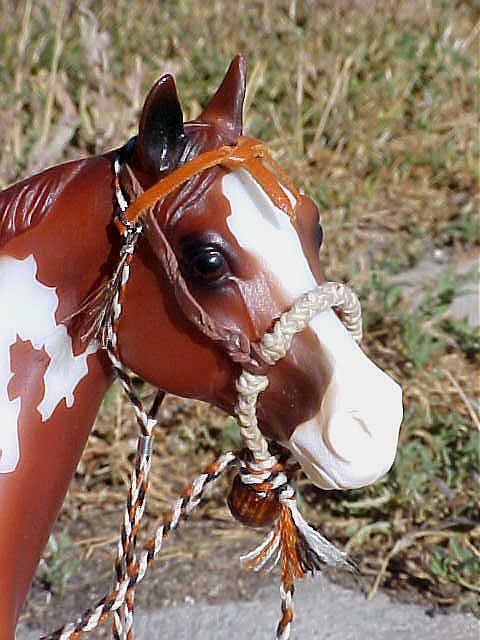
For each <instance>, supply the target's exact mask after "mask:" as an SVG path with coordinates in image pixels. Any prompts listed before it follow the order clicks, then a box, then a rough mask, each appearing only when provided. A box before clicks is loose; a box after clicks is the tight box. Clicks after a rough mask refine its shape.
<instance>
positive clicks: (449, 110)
mask: <svg viewBox="0 0 480 640" xmlns="http://www.w3.org/2000/svg"><path fill="white" fill-rule="evenodd" d="M324 5H328V3H323V4H319V3H317V2H313V0H312V1H311V2H307V1H303V2H301V1H299V2H294V1H291V2H287V1H283V0H276V1H274V2H267V1H264V2H261V1H249V2H247V1H245V0H238V2H236V3H226V2H222V1H218V2H212V3H196V2H193V0H180V1H179V2H177V1H176V2H173V1H166V2H162V3H155V2H143V1H138V2H129V1H127V0H117V1H116V2H106V1H104V2H100V1H98V0H83V1H82V0H80V1H79V2H76V3H72V2H66V1H65V0H58V1H57V2H47V1H42V0H35V1H33V0H25V1H24V2H19V3H16V2H13V1H12V2H11V1H9V0H3V3H2V4H1V5H0V6H1V7H2V10H1V11H2V15H1V17H2V19H1V20H0V85H1V91H0V141H1V144H0V186H5V185H7V184H9V183H11V182H13V181H15V180H17V179H19V178H20V177H22V176H26V175H29V174H31V173H33V172H35V171H37V170H40V169H41V168H43V167H45V166H48V165H51V164H55V163H59V162H61V161H62V160H66V159H72V158H76V157H80V156H84V155H86V154H92V153H97V152H101V151H103V150H106V149H109V148H111V147H114V146H116V145H120V144H121V143H123V142H124V141H126V140H127V139H128V137H129V136H130V135H132V134H133V133H134V132H135V129H136V125H137V121H138V115H139V110H140V108H141V105H142V101H143V99H144V96H145V94H146V92H147V90H148V88H149V87H150V86H151V84H152V82H153V80H154V79H155V78H156V77H157V76H158V75H159V74H160V73H164V72H167V71H169V72H172V73H174V75H175V76H176V79H177V84H178V87H179V93H180V96H181V100H182V103H183V107H184V110H185V113H186V115H187V116H188V117H192V116H194V115H195V114H197V113H198V112H199V109H200V105H201V104H203V103H205V101H206V99H207V98H208V96H210V95H211V93H212V91H213V90H214V89H215V87H216V86H217V84H218V82H219V80H220V78H221V77H222V73H223V72H224V69H225V67H226V65H227V63H228V61H229V60H230V58H231V57H232V56H233V55H234V54H235V53H236V52H237V51H243V52H244V53H245V54H246V56H247V58H248V61H249V67H250V73H249V84H248V97H247V115H246V127H247V130H248V131H249V132H250V133H251V134H253V135H256V136H259V137H261V138H263V139H264V140H266V141H268V142H269V145H270V147H271V148H272V149H273V151H274V153H275V155H276V157H277V158H278V159H279V161H280V162H281V163H282V164H283V165H284V166H285V168H286V169H287V170H288V172H289V173H290V175H291V176H292V178H293V179H294V180H295V182H296V183H297V184H298V185H300V186H301V187H302V188H303V189H304V190H305V191H306V192H308V193H310V194H312V195H313V196H314V197H315V198H316V200H317V202H318V203H319V205H320V207H321V216H322V221H323V225H324V228H325V244H324V247H323V249H322V253H321V259H322V262H323V264H324V265H325V271H326V273H327V276H328V277H329V278H331V279H338V280H341V279H346V280H348V281H350V283H351V284H352V286H354V287H355V288H356V290H357V291H359V293H360V296H361V299H362V302H363V307H364V310H365V321H366V335H365V340H364V346H365V349H366V351H367V352H368V353H369V354H370V356H371V357H372V358H373V359H374V360H375V361H376V362H377V363H378V364H379V365H380V366H382V367H383V368H384V369H386V370H387V371H388V372H390V373H391V374H392V375H393V376H394V377H395V378H396V379H397V380H398V381H400V382H401V384H402V386H403V389H404V394H405V407H406V418H405V422H404V425H403V430H402V434H401V446H400V449H399V453H398V457H397V461H396V463H395V466H394V468H393V469H392V471H391V472H390V473H389V474H388V475H387V476H386V477H385V478H384V479H383V480H382V481H380V482H379V483H377V484H376V485H375V486H374V487H370V488H367V489H362V490H356V491H352V492H349V493H348V494H339V493H336V492H334V493H325V492H321V491H319V490H315V489H313V488H312V487H310V486H309V485H308V484H307V483H306V482H305V481H300V483H299V486H300V491H301V494H302V500H303V503H304V507H305V509H306V512H307V515H308V517H309V518H310V519H311V520H312V521H313V522H317V523H320V524H321V526H322V528H323V529H324V530H325V531H326V532H327V533H328V535H330V536H331V537H332V538H333V539H335V540H336V541H337V542H339V543H341V544H345V545H346V546H347V548H348V549H349V550H350V551H351V552H352V553H353V554H354V556H355V557H356V559H357V560H358V561H359V564H360V566H361V568H362V571H363V573H364V576H365V577H366V579H367V580H368V581H369V584H370V587H369V588H370V589H371V591H372V593H373V592H374V591H376V590H377V588H378V587H379V586H386V587H388V588H391V589H396V590H399V589H400V590H402V592H406V593H415V594H418V593H421V594H422V595H425V596H427V597H429V598H430V599H431V600H433V601H434V602H436V603H438V604H440V605H455V606H457V607H458V606H464V607H470V608H474V606H475V600H476V596H477V595H478V574H477V571H478V556H479V551H478V539H479V528H478V522H479V513H478V483H479V476H478V427H479V422H478V417H477V416H478V413H477V412H478V387H477V375H478V353H479V338H478V334H477V333H476V332H475V331H472V330H471V329H470V328H469V327H468V326H467V325H466V324H465V323H464V322H461V321H459V320H456V319H453V318H452V317H451V315H449V308H450V305H451V302H452V299H453V296H454V295H455V292H456V290H457V289H458V288H461V287H464V286H465V283H464V282H462V281H461V279H460V280H459V278H458V277H457V276H455V275H454V272H452V271H449V270H446V271H444V272H443V273H442V275H441V276H440V278H439V279H438V282H437V283H436V286H434V287H432V288H431V290H427V291H425V292H424V293H422V294H421V295H420V299H419V300H418V301H417V304H416V307H415V309H414V310H412V308H411V304H410V302H411V301H410V300H409V297H408V295H406V294H405V291H404V290H403V289H402V288H401V287H400V286H399V285H398V284H396V283H395V282H393V281H392V280H391V278H390V276H392V275H393V274H397V273H400V272H402V271H403V270H405V269H407V268H409V267H412V266H414V265H416V264H417V263H418V262H419V261H420V260H421V259H422V258H424V257H425V256H426V255H431V254H432V252H433V251H439V252H441V253H442V255H444V256H447V258H448V259H450V260H457V259H461V258H462V257H464V256H469V255H471V253H472V251H473V250H474V249H475V248H476V247H477V246H478V183H477V180H478V133H477V129H476V113H477V92H476V73H477V70H476V67H475V63H474V60H475V44H476V43H477V42H478V26H477V9H478V7H477V6H476V3H475V2H470V3H469V2H451V1H447V0H445V1H441V0H429V1H425V2H420V1H416V0H402V1H399V2H395V3H390V2H385V3H380V2H374V1H373V0H372V1H370V2H369V1H365V2H360V1H358V2H353V1H351V2H348V1H344V2H339V3H332V6H331V7H330V8H329V7H328V6H324ZM162 423H163V427H162V431H163V432H164V434H165V436H164V437H160V438H158V440H160V441H161V442H160V443H159V444H157V449H156V452H155V460H154V464H153V479H152V486H151V497H150V502H149V507H148V516H149V520H150V522H152V521H154V520H155V519H156V518H158V516H159V514H160V513H161V511H162V510H164V509H165V508H166V507H167V506H168V505H169V503H170V501H171V500H172V499H173V498H174V497H175V496H176V494H177V492H178V490H179V488H180V487H181V486H182V484H183V483H186V482H188V480H189V478H190V477H191V476H192V475H193V474H194V473H195V471H196V470H197V469H198V468H199V467H200V466H201V465H202V464H203V463H205V462H206V461H208V460H210V459H211V457H212V456H213V455H214V454H217V453H218V452H219V451H220V450H222V449H224V448H226V447H231V446H232V444H233V445H234V444H235V443H236V442H237V437H238V436H237V433H236V428H235V423H234V421H232V420H231V419H230V418H227V417H225V416H224V415H223V414H221V413H220V412H217V411H214V410H210V409H209V408H208V407H206V406H205V405H202V404H199V403H194V402H192V401H181V400H179V399H177V398H173V397H171V398H169V400H168V402H167V405H166V407H165V408H164V409H163V410H162ZM133 425H134V422H133V420H132V414H131V411H130V409H129V408H128V407H127V406H126V404H125V402H124V400H123V399H122V398H121V396H120V394H119V392H118V390H117V389H116V388H113V389H112V391H111V392H110V393H109V394H108V397H107V398H106V400H105V402H104V406H103V408H102V412H101V414H100V416H99V418H98V420H97V423H96V427H95V429H94V431H93V433H92V436H91V438H90V440H89V444H88V446H87V449H86V451H85V454H84V456H83V458H82V461H81V463H80V466H79V469H78V472H77V474H76V476H75V479H74V483H73V485H72V488H71V491H70V493H69V496H68V499H67V501H66V503H65V506H64V509H63V511H62V514H61V518H60V520H61V526H62V527H68V526H73V525H72V523H73V522H74V521H75V520H77V522H78V519H80V520H82V519H83V521H84V522H88V521H89V520H92V519H95V518H98V514H99V513H100V510H101V509H103V508H104V507H105V505H107V504H108V505H113V506H109V509H112V510H114V511H115V510H116V511H117V512H118V514H119V515H120V513H121V506H122V502H123V497H124V495H125V485H126V483H127V482H128V476H129V469H130V462H131V451H132V438H133V435H132V434H133V433H134V431H135V429H134V426H133ZM218 500H219V498H218V496H217V497H215V498H214V500H213V504H214V505H217V506H215V508H216V509H220V510H222V509H224V507H223V506H218V505H219V504H220V503H219V502H218ZM203 513H204V515H205V517H207V516H208V513H209V511H208V508H207V509H206V510H204V512H203ZM222 513H223V511H222ZM212 526H215V525H214V524H213V525H212ZM114 534H115V530H113V529H112V530H108V531H106V532H105V539H110V538H111V537H112V535H113V536H114ZM47 553H48V552H47ZM57 555H58V554H57ZM47 560H48V556H47ZM55 563H57V560H56V559H55ZM57 564H58V563H57ZM57 564H55V567H54V569H55V571H57V572H58V567H57ZM65 573H66V571H64V572H63V573H62V572H61V571H60V575H61V576H63V575H64V574H65ZM60 582H61V586H62V588H64V579H63V577H61V580H60Z"/></svg>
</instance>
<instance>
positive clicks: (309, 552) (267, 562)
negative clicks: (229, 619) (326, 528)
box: [240, 484, 356, 640]
mask: <svg viewBox="0 0 480 640" xmlns="http://www.w3.org/2000/svg"><path fill="white" fill-rule="evenodd" d="M278 500H279V502H280V504H281V506H280V514H279V516H278V518H277V520H276V522H275V524H274V526H273V528H272V529H271V531H270V532H269V533H268V534H267V536H266V537H265V538H264V539H263V540H262V542H261V543H260V544H259V545H258V547H256V548H255V549H253V551H251V552H250V553H247V554H245V555H243V556H241V558H240V563H241V565H242V566H243V568H244V569H247V570H248V569H251V570H253V571H260V570H261V569H264V570H266V571H271V570H272V569H273V568H274V567H275V566H276V565H277V564H278V563H279V562H280V564H281V581H282V582H281V587H280V595H281V599H282V616H281V619H280V621H279V623H278V626H277V631H276V636H275V637H276V639H277V640H287V639H288V638H289V637H290V626H291V622H292V620H293V594H294V591H295V586H294V581H295V578H299V579H301V578H304V577H305V576H306V574H307V573H311V574H312V575H313V574H314V573H315V571H318V570H319V569H321V568H322V567H323V566H325V565H329V566H337V567H341V568H344V569H350V570H354V569H356V567H355V565H354V564H353V563H352V562H351V561H350V560H349V558H348V556H347V554H346V553H344V552H343V551H340V550H339V549H337V547H335V545H333V544H332V543H331V542H329V541H328V540H327V539H326V538H325V537H324V536H322V535H321V534H320V533H319V532H318V531H317V530H316V529H314V528H313V527H312V526H310V525H309V524H308V523H307V522H306V520H305V519H304V518H303V516H302V514H301V513H300V511H299V510H298V507H297V503H296V500H295V497H294V489H293V487H292V486H291V485H290V484H287V485H286V486H285V488H284V489H282V491H281V492H280V494H279V495H278Z"/></svg>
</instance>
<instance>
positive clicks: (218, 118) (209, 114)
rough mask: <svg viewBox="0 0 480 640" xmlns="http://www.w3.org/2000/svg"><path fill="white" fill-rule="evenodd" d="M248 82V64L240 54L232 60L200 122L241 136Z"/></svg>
mask: <svg viewBox="0 0 480 640" xmlns="http://www.w3.org/2000/svg"><path fill="white" fill-rule="evenodd" d="M246 82H247V63H246V61H245V58H244V57H243V56H242V55H241V54H238V55H237V56H235V58H234V59H233V60H232V62H231V64H230V66H229V68H228V71H227V73H226V74H225V77H224V79H223V81H222V84H221V85H220V87H219V88H218V90H217V92H216V93H215V95H214V96H213V98H212V99H211V100H210V102H209V103H208V105H207V106H206V107H205V109H204V110H203V111H202V114H201V116H200V118H199V120H203V121H204V122H212V123H214V124H218V125H220V126H223V127H224V128H226V129H228V130H229V131H231V132H232V133H234V134H235V135H236V136H239V135H241V133H242V126H243V117H242V116H243V101H244V100H245V89H246Z"/></svg>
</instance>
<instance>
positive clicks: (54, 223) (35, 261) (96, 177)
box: [0, 155, 118, 472]
mask: <svg viewBox="0 0 480 640" xmlns="http://www.w3.org/2000/svg"><path fill="white" fill-rule="evenodd" d="M46 173H48V179H49V181H50V182H55V181H57V183H61V184H62V185H64V186H63V188H62V189H61V191H60V192H59V193H55V197H54V198H53V202H52V204H51V205H50V206H49V208H48V210H47V211H45V212H44V213H43V216H42V218H41V219H40V220H39V221H38V222H37V224H35V225H34V226H32V227H31V228H28V229H27V230H26V231H24V232H23V233H19V234H17V235H16V236H14V237H13V238H11V239H10V240H9V241H8V242H6V243H5V244H4V245H3V246H2V247H1V248H0V298H2V299H3V300H5V299H6V300H7V305H6V309H7V313H6V314H5V313H2V317H1V318H0V378H2V379H1V380H0V389H3V391H0V393H1V394H2V396H3V397H0V405H4V408H5V407H6V409H5V410H7V409H8V412H9V414H11V419H12V420H11V421H12V425H11V427H12V428H11V432H12V433H11V440H12V441H13V439H14V434H13V430H14V426H13V422H17V421H18V420H19V415H20V416H21V415H24V409H25V408H26V407H27V406H29V407H30V410H31V411H32V412H33V413H32V418H33V417H34V416H35V415H37V414H38V413H39V414H40V416H41V419H42V421H43V422H48V421H50V420H52V419H53V418H52V416H53V417H55V416H56V415H57V414H58V415H60V413H61V414H62V416H64V417H65V419H67V420H68V419H70V417H71V412H72V410H73V409H72V408H73V407H74V410H73V411H74V413H75V415H76V416H78V417H79V419H78V423H81V429H82V431H83V430H84V429H85V430H89V429H90V426H91V423H92V422H93V419H94V417H95V413H96V410H97V409H98V403H99V399H101V397H102V395H103V393H104V392H105V389H106V387H107V385H108V384H109V381H110V379H111V369H110V366H109V364H108V362H107V359H106V357H105V354H104V352H103V351H101V350H100V349H99V345H98V344H97V343H95V342H94V341H92V340H83V339H82V335H81V333H82V330H83V327H82V323H81V322H79V320H80V319H81V317H82V316H81V314H79V315H76V312H77V311H78V309H79V308H80V307H81V306H82V303H83V301H84V300H85V299H86V298H88V296H89V295H91V294H92V293H93V292H94V291H95V290H97V289H98V288H99V287H101V284H102V282H104V281H105V280H106V279H107V278H108V275H109V270H110V269H111V268H112V267H111V265H110V263H112V262H113V260H114V256H115V255H117V256H118V245H115V243H114V242H112V239H111V237H110V236H111V227H112V224H111V220H112V214H113V195H112V194H113V191H112V182H113V175H112V162H111V157H110V156H108V155H107V156H99V157H96V158H91V159H88V160H83V161H79V162H75V163H69V164H67V165H63V166H60V167H55V168H53V169H50V170H48V172H46ZM42 183H44V180H42V174H41V175H40V176H38V177H36V178H34V179H32V185H31V188H30V197H29V199H28V201H29V203H30V206H31V208H32V210H33V211H34V212H35V211H37V210H38V207H39V206H42V202H41V200H42V199H45V193H44V190H43V189H41V188H38V186H37V185H42ZM22 188H23V190H25V189H27V190H28V188H29V185H28V181H26V182H24V183H23V186H22ZM6 195H7V196H8V191H7V192H6ZM2 196H3V198H2V200H3V203H5V202H6V204H7V206H8V198H7V199H5V193H4V194H2ZM11 196H12V197H16V192H15V188H12V194H11ZM17 199H18V198H17ZM2 306H3V305H2ZM72 315H73V319H71V318H72ZM67 319H69V320H67ZM87 378H88V385H87V380H86V379H87ZM93 378H94V380H93ZM92 384H93V387H92ZM85 386H88V387H89V388H90V392H89V393H81V390H82V389H83V388H84V387H85ZM93 388H95V392H94V393H92V389H93ZM41 391H43V396H42V397H41V398H40V395H41V394H40V392H41ZM39 394H40V395H39ZM16 399H20V405H21V407H22V409H19V402H18V400H16ZM33 399H35V402H33ZM37 400H38V402H37ZM62 401H64V403H65V404H66V407H67V408H68V409H70V414H69V413H65V414H64V413H63V412H59V411H57V409H58V408H59V407H60V405H62V406H63V402H62ZM80 404H81V405H82V406H80ZM19 411H20V413H19ZM83 416H85V418H84V419H83ZM85 422H89V424H84V423H85ZM16 428H18V425H16ZM12 434H13V435H12ZM17 444H18V443H17ZM10 445H11V446H10V447H9V451H10V462H9V461H8V459H7V455H6V453H5V449H4V452H3V455H2V458H1V459H0V471H2V466H3V467H5V468H4V469H3V471H4V472H5V471H8V469H7V468H6V467H12V466H14V463H15V455H16V454H15V451H14V446H13V445H12V443H10ZM0 448H1V447H0Z"/></svg>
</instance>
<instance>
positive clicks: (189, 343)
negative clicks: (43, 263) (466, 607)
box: [118, 56, 402, 489]
mask: <svg viewBox="0 0 480 640" xmlns="http://www.w3.org/2000/svg"><path fill="white" fill-rule="evenodd" d="M245 79H246V68H245V62H244V60H243V58H242V57H241V56H237V57H236V58H235V59H234V60H233V62H232V64H231V65H230V68H229V69H228V71H227V74H226V76H225V78H224V80H223V82H222V84H221V86H220V88H219V89H218V91H217V92H216V94H215V95H214V96H213V98H212V99H211V101H210V102H209V104H208V105H207V107H206V108H205V109H204V110H203V112H202V113H201V115H200V116H199V117H198V118H197V119H196V120H193V121H191V122H186V123H184V122H183V114H182V110H181V107H180V103H179V100H178V97H177V93H176V89H175V84H174V81H173V78H172V77H171V76H163V77H162V78H160V79H159V80H158V82H157V83H156V84H155V85H154V87H153V89H152V90H151V92H150V94H149V95H148V97H147V99H146V102H145V105H144V108H143V112H142V115H141V120H140V126H139V132H138V135H137V137H136V139H135V140H134V141H133V142H132V143H131V144H129V145H128V146H127V147H126V148H125V149H124V150H123V151H122V161H123V163H122V167H121V170H120V171H119V175H118V179H119V184H120V186H121V190H122V191H121V194H122V195H121V197H122V198H123V197H124V196H125V198H126V199H127V200H130V201H134V200H135V198H137V200H140V199H141V197H142V194H143V193H144V192H145V193H147V192H148V190H149V189H152V187H153V188H155V185H156V184H160V183H161V182H163V183H165V181H166V180H168V177H169V176H171V175H173V174H174V173H175V172H177V174H178V171H180V170H181V168H182V167H185V170H187V168H188V167H190V166H191V165H192V163H194V162H195V160H196V159H201V158H202V159H205V158H206V157H207V154H208V153H209V152H221V150H222V149H224V148H227V149H228V148H231V149H232V152H231V153H228V157H226V160H225V161H224V162H214V163H213V164H212V165H211V166H209V164H208V163H206V164H205V167H204V168H202V166H201V165H199V166H200V169H199V170H198V171H196V172H192V175H191V176H190V177H188V174H185V175H186V176H187V177H186V178H185V179H184V180H182V181H179V183H178V185H176V186H175V185H174V188H173V187H172V188H171V189H170V190H167V191H166V192H165V190H164V192H163V193H164V195H162V196H161V197H158V198H156V199H155V200H154V201H153V202H150V203H149V206H145V207H144V209H145V210H144V212H143V214H142V224H143V226H144V229H143V233H142V235H141V237H140V240H139V244H138V247H137V249H136V252H135V256H134V259H133V261H132V268H131V275H130V279H129V281H128V284H127V286H126V288H125V294H124V299H123V304H122V313H121V315H120V318H119V324H118V344H119V352H120V355H121V358H122V361H123V362H124V363H125V364H127V365H128V366H129V367H130V368H131V369H132V370H133V371H135V372H136V373H138V374H139V375H140V376H142V377H143V378H144V379H145V380H147V381H148V382H150V383H152V384H153V385H155V386H157V387H159V388H161V389H164V390H168V391H170V392H173V393H176V394H178V395H182V396H190V397H196V398H199V399H202V400H205V401H208V402H210V403H213V404H215V405H217V406H219V407H221V408H222V409H224V410H225V411H227V412H229V413H232V412H233V410H234V406H235V401H236V397H237V394H236V390H235V384H234V383H235V380H236V378H237V377H238V374H239V371H240V367H241V366H243V367H246V368H247V369H251V370H253V371H255V370H262V371H264V372H267V375H268V378H269V386H268V388H267V389H266V390H265V391H264V392H263V393H262V394H261V395H260V397H259V400H258V408H257V409H258V419H259V425H260V428H261V430H262V432H263V434H264V435H265V436H266V437H267V438H270V439H273V440H275V441H277V442H279V443H281V444H282V445H284V446H285V447H287V448H288V449H290V451H291V452H292V453H293V455H294V456H295V458H296V459H297V460H298V461H299V462H300V463H301V465H302V467H303V469H304V471H305V472H306V473H307V475H308V476H309V477H310V479H311V480H312V481H313V482H314V483H315V484H317V485H318V486H320V487H323V488H342V489H344V488H352V487H359V486H363V485H366V484H369V483H371V482H373V481H375V480H376V479H377V478H378V477H380V476H381V475H383V474H384V473H385V472H386V471H387V470H388V469H389V468H390V466H391V464H392V462H393V459H394V456H395V451H396V446H397V439H398V431H399V427H400V423H401V419H402V400H401V390H400V387H399V386H398V385H397V384H396V383H395V382H394V381H393V380H392V379H391V378H390V377H389V376H388V375H386V374H385V373H384V372H383V371H381V370H380V369H379V368H378V367H377V366H376V365H375V364H374V363H373V362H372V361H371V360H369V359H368V358H367V356H366V355H365V354H364V353H363V352H362V350H361V349H360V347H358V346H357V344H356V343H355V342H354V340H353V339H352V338H351V336H350V335H349V334H348V332H347V330H346V329H345V328H344V326H343V324H342V322H341V320H340V319H339V317H337V314H336V313H335V312H334V311H333V310H327V311H324V312H322V313H320V314H318V315H317V316H315V317H314V318H313V320H312V321H311V322H310V324H309V325H308V327H307V328H306V329H304V330H303V331H302V332H301V333H298V334H297V335H296V336H295V337H294V338H293V341H292V344H291V347H290V349H289V351H288V353H287V355H286V356H285V357H284V358H283V359H282V360H280V361H279V362H278V363H277V364H275V365H274V366H272V367H269V368H268V371H267V366H266V363H265V362H262V360H261V358H259V356H258V350H256V349H255V345H257V343H258V341H259V340H260V339H261V337H262V336H263V335H264V333H265V332H266V331H268V330H269V329H271V327H272V326H273V325H274V323H275V321H276V320H277V319H278V318H279V316H280V315H281V314H282V313H283V312H284V311H285V310H287V309H289V308H290V307H291V305H292V303H293V302H294V300H296V299H297V298H298V297H299V296H300V295H301V294H303V293H305V292H307V291H310V290H312V289H313V288H315V287H316V286H317V285H319V284H321V283H322V282H324V278H323V275H322V270H321V267H320V262H319V256H318V253H319V248H320V244H321V242H322V236H323V233H322V228H321V225H320V222H319V213H318V209H317V207H316V205H315V204H314V202H313V201H312V200H311V199H310V198H309V197H307V196H305V195H303V194H299V193H298V192H297V190H296V189H295V187H294V186H293V185H291V184H290V183H289V181H288V179H287V178H285V176H284V175H283V173H282V172H281V171H280V170H278V172H275V171H273V172H272V171H268V170H266V169H265V167H264V164H263V163H262V162H261V161H259V160H258V159H257V160H256V159H254V160H252V162H251V163H250V165H249V164H248V162H247V163H244V165H242V164H241V163H240V162H237V163H236V162H235V157H234V156H235V151H234V150H235V149H236V148H239V149H240V148H243V147H242V144H243V146H245V145H246V146H248V144H250V145H251V146H252V145H253V146H254V145H255V143H254V142H251V139H244V138H243V137H242V108H243V101H244V96H245ZM208 157H210V156H208ZM212 157H217V156H215V153H213V156H212ZM145 211H146V213H145ZM172 281H175V283H176V284H177V285H178V286H177V288H176V289H175V288H173V289H172V286H171V283H172ZM178 283H180V285H179V284H178Z"/></svg>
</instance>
